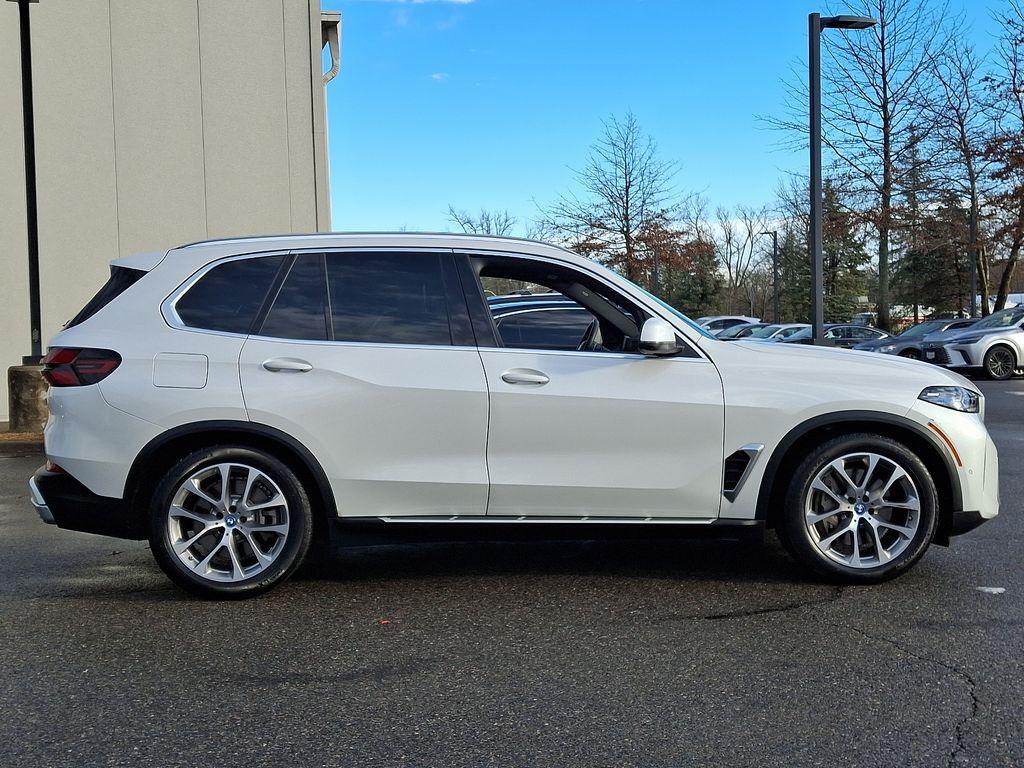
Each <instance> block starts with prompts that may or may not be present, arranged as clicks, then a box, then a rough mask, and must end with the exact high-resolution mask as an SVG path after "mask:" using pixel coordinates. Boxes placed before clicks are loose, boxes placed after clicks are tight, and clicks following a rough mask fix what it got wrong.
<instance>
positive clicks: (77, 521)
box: [30, 234, 998, 597]
mask: <svg viewBox="0 0 1024 768" xmlns="http://www.w3.org/2000/svg"><path fill="white" fill-rule="evenodd" d="M520 289H527V290H532V291H536V292H542V293H545V294H550V293H557V294H561V296H562V297H564V299H565V301H566V304H567V305H569V306H570V307H571V312H561V311H542V312H541V311H538V312H530V311H524V312H521V313H517V314H515V315H513V316H510V317H508V318H503V320H502V322H501V324H500V327H498V326H497V325H496V324H495V322H494V316H493V314H492V310H491V309H490V306H491V305H496V304H499V305H500V304H501V302H493V301H492V302H488V299H487V297H488V295H495V294H502V293H505V294H507V293H509V291H512V290H520ZM506 303H507V302H506ZM527 309H528V308H527ZM549 309H550V308H549ZM580 312H586V313H588V314H589V317H590V318H591V319H590V321H589V322H585V323H581V322H580V317H579V313H580ZM584 319H585V318H584ZM45 376H46V378H47V379H48V381H49V383H50V387H51V388H50V392H49V408H50V419H49V422H48V424H47V426H46V435H45V436H46V455H47V463H46V466H45V467H43V468H41V469H40V470H39V471H38V472H37V473H36V474H35V475H34V477H33V478H32V480H31V482H30V490H31V497H32V501H33V503H34V505H35V506H36V508H37V510H38V512H39V514H40V515H41V517H42V518H43V519H44V520H45V521H47V522H50V523H56V524H57V525H59V526H61V527H63V528H68V529H72V530H79V531H88V532H92V533H99V534H104V535H108V536H117V537H122V538H130V539H148V540H149V542H150V544H151V546H152V551H153V554H154V556H155V557H156V560H157V562H158V563H159V564H160V566H161V567H162V568H163V569H164V571H165V572H166V573H167V574H168V576H169V577H170V578H171V579H173V580H174V581H175V582H176V583H177V584H179V585H180V586H182V587H184V588H185V589H188V590H191V591H193V592H196V593H199V594H202V595H207V596H223V597H240V596H245V595H252V594H255V593H258V592H261V591H264V590H267V589H269V588H270V587H272V586H273V585H275V584H277V583H279V582H281V581H282V580H284V579H285V578H287V577H288V575H289V574H291V573H292V572H293V571H294V570H295V569H296V568H297V567H298V566H299V564H300V562H301V561H302V560H303V558H304V557H305V556H306V554H307V552H308V551H309V550H310V547H311V546H312V545H315V544H317V543H319V544H322V545H331V544H334V545H337V544H341V545H343V544H345V543H346V542H354V541H359V542H362V541H364V540H365V537H366V536H367V535H376V534H380V533H383V534H384V535H385V538H387V536H388V535H389V534H390V535H392V536H393V535H394V534H396V533H398V532H401V534H402V535H403V538H406V539H408V538H416V537H430V536H431V534H433V535H434V536H435V537H436V536H437V535H438V534H441V535H442V536H443V537H445V538H448V537H449V536H451V537H454V538H459V537H462V535H463V534H466V533H468V532H470V531H473V532H474V534H473V535H484V536H493V537H497V538H503V537H504V536H503V534H504V533H510V532H512V531H518V532H522V531H524V530H531V531H533V532H534V533H540V534H541V535H557V536H565V535H567V534H568V535H580V536H593V535H596V534H597V533H598V532H601V533H607V532H608V531H617V532H618V531H624V530H626V529H633V530H635V529H636V528H637V527H638V526H655V528H649V529H648V530H649V531H651V532H652V533H664V534H669V533H678V532H680V531H694V530H703V531H708V530H715V531H719V532H721V533H723V534H725V535H737V534H747V533H750V532H754V533H758V532H760V531H762V530H763V529H764V528H765V527H772V528H774V529H775V531H776V532H777V533H778V535H779V537H780V539H781V540H782V542H783V543H784V544H785V546H786V547H787V549H788V550H789V551H790V552H791V553H792V555H793V556H794V557H795V558H796V559H797V560H798V561H800V562H801V563H803V564H804V565H806V566H807V567H809V568H810V569H811V570H812V571H814V572H816V573H817V574H819V575H820V576H824V577H826V578H831V579H838V580H844V581H848V582H873V581H878V580H881V579H885V578H889V577H892V576H895V575H896V574H898V573H900V572H902V571H905V570H906V569H907V568H909V567H910V566H911V565H913V564H914V563H915V562H916V561H917V560H918V559H919V558H920V557H921V556H922V555H923V554H924V552H925V550H926V549H927V548H928V546H929V545H930V544H931V543H932V542H937V543H941V544H948V543H949V539H950V537H951V536H953V535H956V534H959V533H963V532H965V531H968V530H970V529H972V528H974V527H975V526H977V525H979V524H980V523H981V522H983V521H985V520H987V519H990V518H992V517H994V516H995V515H996V513H997V510H998V492H997V488H998V469H997V459H996V450H995V447H994V445H993V443H992V441H991V439H990V438H989V436H988V433H987V431H986V429H985V425H984V421H983V415H984V401H983V398H982V396H981V394H980V393H979V392H978V391H977V390H976V389H975V388H974V386H973V385H972V384H971V383H970V382H968V381H967V380H966V379H963V378H961V377H960V376H957V375H956V374H953V373H950V372H948V371H944V370H942V369H939V368H936V367H933V366H929V365H926V364H923V363H918V362H914V361H904V360H893V359H889V358H880V357H878V356H875V355H871V354H869V353H860V352H849V351H845V350H836V349H827V348H814V347H801V346H799V345H784V344H765V345H756V344H752V345H744V344H730V343H728V342H723V341H718V340H716V339H715V338H713V337H712V336H710V335H708V334H707V333H706V332H704V331H702V330H701V329H700V328H699V327H697V326H696V325H695V324H694V323H692V322H691V321H689V320H688V319H687V318H686V317H684V316H682V315H681V314H679V313H678V312H676V311H675V310H673V309H671V308H670V307H669V306H667V305H666V304H664V303H662V302H661V301H659V300H658V299H656V298H654V297H653V296H651V295H650V294H648V293H647V292H645V291H644V290H642V289H640V288H638V287H637V286H636V285H633V284H632V283H630V282H629V281H627V280H625V279H624V278H623V277H621V276H620V275H618V274H616V273H614V272H612V271H609V270H606V269H604V268H602V267H600V266H598V265H596V264H595V263H593V262H592V261H589V260H587V259H585V258H581V257H580V256H577V255H575V254H573V253H570V252H568V251H565V250H563V249H561V248H557V247H553V246H550V245H543V244H540V243H534V242H528V241H523V240H513V239H505V238H491V237H470V236H456V235H413V234H393V235H365V234H331V235H308V236H289V237H274V238H250V239H234V240H222V241H210V242H203V243H195V244H192V245H186V246H182V247H179V248H174V249H172V250H170V251H168V252H166V253H153V254H146V255H140V256H135V257H131V258H126V259H118V260H116V261H115V262H113V265H112V270H111V277H110V280H109V282H108V283H107V284H106V285H105V286H104V287H103V288H102V289H101V290H100V292H99V293H98V294H97V296H96V297H95V298H94V299H93V300H92V301H91V302H90V303H89V304H88V305H87V306H86V307H85V308H84V309H83V310H82V311H81V312H80V313H79V315H78V316H77V317H76V318H74V319H73V320H72V321H71V322H70V323H69V324H68V325H67V326H66V327H65V329H64V330H62V331H61V332H60V333H59V334H57V336H56V337H55V338H54V339H53V341H52V342H51V346H50V348H49V353H48V355H47V357H46V361H45ZM481 532H482V533H481Z"/></svg>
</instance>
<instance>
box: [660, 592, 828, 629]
mask: <svg viewBox="0 0 1024 768" xmlns="http://www.w3.org/2000/svg"><path fill="white" fill-rule="evenodd" d="M842 596H843V587H841V586H834V587H832V592H831V593H830V594H828V595H825V596H824V597H813V598H808V599H805V600H796V601H794V602H791V603H783V604H782V605H772V606H768V607H766V608H741V609H738V610H735V611H723V612H722V613H686V614H667V615H664V616H661V617H659V618H657V619H655V620H654V623H658V624H661V623H665V622H670V621H728V620H730V619H746V618H750V617H753V616H765V615H767V614H772V613H789V612H790V611H796V610H799V609H801V608H811V607H814V606H817V605H826V604H828V603H834V602H835V601H836V600H838V599H839V598H840V597H842Z"/></svg>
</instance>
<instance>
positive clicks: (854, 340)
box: [779, 323, 890, 349]
mask: <svg viewBox="0 0 1024 768" xmlns="http://www.w3.org/2000/svg"><path fill="white" fill-rule="evenodd" d="M824 331H825V332H824V337H825V342H826V343H827V344H829V345H830V346H833V347H843V348H845V349H850V348H851V347H853V346H854V345H856V344H861V343H862V342H865V341H872V340H875V339H888V338H890V336H889V334H888V333H886V332H885V331H883V330H880V329H878V328H872V327H871V326H869V325H851V324H849V323H826V325H825V329H824ZM779 343H780V344H813V343H814V331H813V328H812V327H811V326H809V325H808V326H807V327H806V328H803V329H801V330H799V331H797V332H796V333H794V334H792V335H790V336H788V337H786V338H784V339H780V340H779Z"/></svg>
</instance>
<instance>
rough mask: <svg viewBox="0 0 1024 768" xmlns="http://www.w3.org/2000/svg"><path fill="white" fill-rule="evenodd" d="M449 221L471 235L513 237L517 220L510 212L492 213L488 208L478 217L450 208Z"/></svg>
mask: <svg viewBox="0 0 1024 768" xmlns="http://www.w3.org/2000/svg"><path fill="white" fill-rule="evenodd" d="M448 220H449V221H450V222H451V223H452V224H454V225H455V226H457V227H458V228H459V229H461V230H462V231H463V232H465V233H467V234H471V235H497V236H499V237H506V236H508V235H511V234H512V233H513V232H514V231H515V229H516V224H517V220H516V217H515V216H513V215H512V214H511V213H509V212H508V211H490V210H487V209H486V208H481V209H480V214H479V215H478V216H473V215H472V214H471V213H469V212H467V211H460V210H456V208H455V206H452V205H449V206H448Z"/></svg>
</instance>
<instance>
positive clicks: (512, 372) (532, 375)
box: [501, 368, 551, 387]
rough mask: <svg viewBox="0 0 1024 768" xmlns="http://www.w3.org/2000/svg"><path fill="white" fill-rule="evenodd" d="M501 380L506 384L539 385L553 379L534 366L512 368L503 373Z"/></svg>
mask: <svg viewBox="0 0 1024 768" xmlns="http://www.w3.org/2000/svg"><path fill="white" fill-rule="evenodd" d="M501 380H502V381H504V382H505V383H506V384H532V385H534V386H537V387H539V386H541V385H542V384H547V383H548V382H549V381H551V379H549V378H548V377H547V376H546V375H545V374H543V373H541V372H540V371H535V370H533V369H532V368H511V369H509V370H507V371H505V372H504V373H503V374H501Z"/></svg>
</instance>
